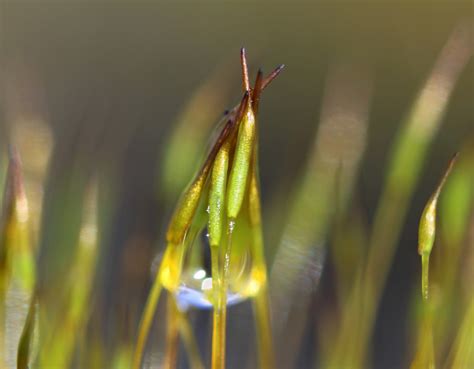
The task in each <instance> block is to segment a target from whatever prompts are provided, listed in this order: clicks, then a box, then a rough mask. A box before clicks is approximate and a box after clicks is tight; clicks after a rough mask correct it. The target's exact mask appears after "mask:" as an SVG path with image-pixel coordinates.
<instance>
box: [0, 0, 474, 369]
mask: <svg viewBox="0 0 474 369" xmlns="http://www.w3.org/2000/svg"><path fill="white" fill-rule="evenodd" d="M472 22H473V6H472V3H470V2H468V1H466V2H450V3H446V4H445V3H443V2H422V3H410V4H408V3H405V2H397V3H395V2H391V3H389V4H383V5H382V4H380V5H379V4H375V3H371V2H366V3H362V4H356V3H352V2H334V3H320V4H313V3H311V2H268V3H266V2H261V3H255V4H254V3H250V2H241V3H237V2H222V3H221V2H203V3H199V4H198V3H193V2H176V3H171V2H144V3H137V4H135V3H134V4H132V3H125V2H118V3H114V2H99V3H95V2H71V3H67V4H66V3H61V2H46V3H32V2H31V3H30V2H2V3H1V5H0V39H1V43H0V45H1V54H0V58H1V59H0V62H1V65H2V68H1V72H0V83H1V86H2V93H1V99H2V104H1V111H0V114H1V115H0V118H1V121H0V129H1V130H0V144H1V145H2V147H3V148H4V147H5V144H6V142H7V141H9V140H11V138H9V137H10V136H12V137H15V139H17V140H18V142H20V143H19V147H20V152H21V154H22V156H23V157H24V158H23V161H24V164H25V167H28V168H31V169H28V168H26V169H28V170H29V172H28V171H27V174H26V177H27V179H29V180H30V182H31V183H32V184H31V188H35V187H34V186H35V183H37V184H38V183H40V182H41V183H43V182H44V187H43V186H41V185H39V187H38V188H37V191H38V198H42V196H43V194H44V198H42V201H43V204H44V206H43V211H42V219H43V220H42V222H40V221H38V220H37V223H38V224H37V225H36V228H37V229H39V228H40V223H42V224H43V228H42V229H43V231H42V232H39V231H38V236H37V237H36V241H37V244H38V246H37V247H38V278H39V280H38V283H39V285H43V286H47V287H45V288H46V289H48V288H49V289H50V290H51V291H55V292H54V293H58V294H60V293H61V292H60V291H61V282H62V280H61V276H62V275H63V273H65V271H66V272H67V270H68V268H69V267H70V262H71V259H72V258H73V257H72V251H70V250H72V249H73V247H70V244H71V242H70V240H72V239H74V234H76V233H77V232H75V228H74V224H76V225H77V223H78V222H79V219H80V216H78V215H77V214H80V211H78V210H77V209H80V206H81V203H82V199H81V196H79V193H81V191H82V190H83V188H84V183H85V182H87V179H86V178H87V177H88V176H89V174H91V175H92V174H97V173H99V174H100V175H101V176H103V178H105V180H104V181H105V184H103V188H105V189H106V191H105V192H106V194H107V195H106V196H109V197H110V201H109V204H111V205H110V206H108V207H106V208H107V209H106V210H105V211H106V212H107V216H106V217H105V218H106V219H107V227H106V229H107V232H106V235H105V236H104V237H103V238H102V240H101V243H100V247H99V249H100V258H99V260H100V261H99V264H98V272H97V274H96V275H95V277H94V280H93V291H94V293H93V297H91V298H90V300H89V303H88V304H89V308H90V311H91V321H92V322H93V324H91V326H92V328H90V330H91V331H92V333H90V334H91V336H93V337H96V338H97V339H98V340H99V341H102V342H104V343H105V344H106V346H107V347H108V349H110V350H113V347H116V346H117V345H120V344H121V343H123V342H129V341H131V340H133V339H134V337H135V334H136V327H137V323H138V319H139V317H140V313H141V309H142V308H143V305H144V301H145V299H146V296H147V293H148V290H149V287H150V283H151V276H152V271H153V268H156V265H155V266H154V267H153V265H154V264H153V260H154V259H155V258H156V257H157V255H159V254H160V252H161V251H162V250H163V247H164V245H165V243H164V233H165V229H166V225H167V222H168V219H169V216H170V213H171V211H172V208H173V206H174V204H175V202H176V200H177V197H178V196H179V192H180V190H181V187H180V186H183V183H182V180H181V179H179V178H180V177H179V176H180V175H181V176H183V174H182V173H181V174H180V172H179V170H180V168H181V166H183V168H184V169H183V172H184V173H185V176H187V175H186V174H187V173H188V172H186V170H189V168H188V167H191V168H194V166H195V165H196V163H197V162H198V161H197V156H196V155H192V154H190V156H189V157H186V155H184V157H182V158H180V159H179V160H178V159H177V161H176V162H173V158H174V157H173V156H171V159H170V158H167V157H166V156H167V155H169V150H170V137H172V135H173V132H174V130H175V129H176V128H177V127H178V126H179V125H180V124H181V125H182V126H184V127H185V128H184V132H188V133H189V132H191V134H190V135H189V136H190V137H191V138H190V140H191V141H193V137H196V140H195V143H196V144H197V145H198V147H200V149H201V150H204V146H203V145H204V144H205V142H206V139H205V137H207V136H208V135H209V132H210V131H211V129H212V125H213V124H214V122H217V121H218V119H219V117H220V116H221V114H222V112H223V111H224V110H225V109H228V108H231V107H232V106H233V105H235V104H236V102H238V101H239V99H240V96H241V82H240V65H239V49H240V47H242V46H245V47H246V49H247V52H248V57H249V67H250V71H251V78H254V76H255V74H256V71H257V69H258V68H259V67H262V68H263V69H264V71H266V72H270V70H272V69H273V68H274V67H275V66H277V65H278V64H281V63H284V64H285V65H286V68H285V70H284V71H283V73H282V74H281V76H279V77H278V79H277V80H276V81H275V82H274V83H272V85H271V86H270V87H269V88H268V90H267V91H265V93H264V97H263V100H262V103H261V109H260V120H259V125H260V174H261V181H262V193H263V208H264V220H265V225H266V227H265V229H264V233H265V239H266V250H267V254H268V256H269V262H270V263H271V262H272V261H273V260H275V259H276V258H277V256H276V255H277V254H278V251H277V250H278V247H279V246H280V244H281V242H280V241H279V240H280V238H281V237H282V233H283V232H284V231H283V229H284V227H283V224H285V222H287V221H288V219H286V217H285V215H287V214H289V208H290V207H291V201H292V199H293V197H294V191H295V188H296V187H297V185H298V183H299V182H300V179H301V176H302V175H303V174H304V173H305V171H306V170H307V163H308V160H310V158H311V155H312V152H313V151H312V150H313V149H312V147H313V143H314V142H315V140H316V137H317V134H318V127H320V126H323V123H322V122H324V121H325V120H324V119H325V118H327V117H328V116H329V117H331V114H333V115H336V116H337V112H338V111H339V110H338V108H340V109H342V111H344V109H346V110H347V111H349V112H350V114H353V119H354V121H355V123H354V126H351V125H349V131H347V130H346V131H344V126H343V128H340V131H338V129H339V128H337V125H336V128H334V127H333V129H335V131H334V132H333V134H334V137H335V138H334V137H333V138H332V140H331V139H329V142H327V143H326V145H329V146H322V147H326V148H327V147H329V150H328V151H329V152H332V151H331V150H333V151H335V152H340V151H343V152H345V153H346V155H349V156H350V155H359V154H360V155H362V157H361V159H360V167H358V169H357V170H356V172H355V174H354V186H353V190H352V191H351V192H352V196H351V200H350V203H351V204H352V205H351V206H352V207H353V208H357V214H358V216H360V217H361V218H362V220H361V222H362V223H363V224H366V225H368V226H369V227H370V225H371V224H372V222H373V217H374V213H375V209H376V207H377V203H378V201H379V197H380V193H381V189H382V186H383V183H384V179H385V174H386V171H387V167H388V158H389V156H390V154H391V150H392V147H393V143H394V139H395V137H396V135H397V132H398V131H399V129H400V127H401V126H402V124H403V122H404V120H405V119H406V117H407V115H408V113H409V112H410V110H411V107H412V105H413V103H414V101H415V100H416V98H417V96H418V95H419V93H420V91H421V89H422V88H423V86H424V84H425V81H426V80H427V79H428V78H429V76H430V73H431V72H432V70H433V67H434V65H435V63H436V61H437V60H438V58H439V55H440V53H441V52H442V50H443V48H444V47H445V45H446V43H447V42H448V40H449V39H450V37H452V34H453V32H456V31H455V30H456V29H457V28H459V27H462V29H463V31H462V32H464V33H463V34H464V36H462V37H464V38H463V40H464V41H463V42H464V43H465V45H469V43H470V45H471V46H470V47H472V41H473V36H472V29H473V23H472ZM466 32H467V36H466ZM469 32H470V33H469ZM466 40H467V41H466ZM463 47H464V48H466V46H461V49H462V48H463ZM459 58H461V59H462V58H463V56H462V52H461V56H459ZM465 59H466V62H462V63H461V64H462V67H460V68H459V69H460V71H459V74H458V76H457V77H456V83H455V86H454V87H453V90H452V94H451V95H450V97H449V103H448V104H447V108H446V112H445V115H444V117H443V118H442V122H441V124H440V128H439V131H438V132H437V133H436V135H435V137H434V139H433V142H432V143H431V145H430V147H429V149H428V153H427V157H426V160H424V163H423V166H422V171H421V173H420V176H419V178H420V179H419V182H418V184H417V186H416V190H415V193H414V197H413V199H412V201H411V202H410V206H409V209H408V213H407V217H406V218H405V219H404V221H403V230H402V233H401V235H400V238H399V241H398V242H397V248H396V253H395V256H394V259H393V264H392V267H391V269H390V273H389V277H388V280H387V284H386V286H385V288H384V290H383V291H384V292H383V295H382V299H381V303H380V306H379V309H378V311H377V317H376V324H375V328H374V334H373V337H372V341H371V342H372V343H371V354H370V361H371V362H372V364H373V368H384V369H385V368H387V369H391V368H393V369H395V368H404V367H407V363H408V362H409V361H410V358H411V354H412V353H413V348H412V347H411V348H410V345H409V344H408V343H407V342H409V337H410V335H411V333H412V331H411V326H410V323H409V320H410V319H409V317H410V316H411V315H412V312H411V311H412V307H411V301H412V298H413V294H414V289H415V288H418V285H419V283H418V281H419V273H420V265H419V257H418V255H417V252H416V247H417V227H418V220H419V216H420V213H421V211H422V209H423V206H424V204H425V202H426V200H427V198H428V197H429V195H430V194H431V192H432V191H433V189H434V187H435V186H436V183H437V181H438V179H439V177H440V175H441V173H442V171H443V170H444V169H443V168H445V166H446V163H447V161H448V160H449V158H450V157H451V156H452V154H453V153H454V152H456V151H459V150H460V149H461V148H462V147H466V145H468V140H469V137H471V138H472V136H473V135H474V105H473V97H474V91H473V87H474V83H473V81H474V75H473V73H474V69H473V67H474V64H473V62H472V58H471V59H470V60H469V59H468V58H467V57H466V58H465ZM206 84H207V85H206ZM205 85H206V86H210V87H208V90H205V91H204V92H202V89H203V86H205ZM199 92H201V93H202V94H203V95H204V96H205V97H204V98H202V99H201V100H199V104H198V108H196V107H194V108H193V107H192V106H191V107H190V105H189V102H190V101H192V100H193V98H195V97H196V94H199ZM325 104H326V105H325ZM331 104H332V105H331ZM435 105H436V104H435ZM186 109H188V110H189V111H190V112H191V114H188V115H187V116H186V115H185V114H184V113H183V112H185V110H186ZM193 109H194V110H193ZM433 109H436V106H434V107H433ZM194 114H195V115H196V121H200V120H202V119H203V118H202V117H200V116H199V114H202V115H203V116H204V118H205V119H206V120H207V123H206V124H207V126H206V125H204V126H199V125H198V122H196V123H195V125H194V126H193V123H194V122H193V119H194ZM183 117H184V118H183ZM183 119H184V121H185V123H183ZM351 119H352V118H351ZM188 123H189V129H186V127H187V125H186V124H188ZM196 125H198V126H197V128H196ZM193 127H194V128H193ZM365 127H366V128H365ZM329 129H330V128H329ZM203 132H204V134H203ZM319 132H321V130H320V131H319ZM347 132H349V133H347ZM194 134H195V135H196V136H194ZM320 135H321V134H320ZM338 137H339V138H340V139H338ZM187 139H189V138H187ZM178 141H179V139H178ZM354 141H357V145H359V146H358V147H356V148H353V147H352V146H351V143H353V142H354ZM183 142H184V143H183V145H184V144H185V142H186V141H185V139H184V138H183ZM470 142H471V143H472V142H473V141H472V139H471V141H470ZM3 148H2V150H3ZM345 149H347V150H346V151H344V150H345ZM35 150H36V151H35ZM351 150H352V151H351ZM354 150H355V151H354ZM201 152H202V151H201ZM40 158H42V159H41V160H40ZM48 158H49V164H47V160H48ZM35 159H37V161H38V163H36V162H35ZM166 160H168V161H170V160H171V164H169V163H168V164H166V163H167V161H166ZM334 160H336V159H334ZM30 162H32V163H33V164H31V166H28V165H29V164H28V163H30ZM35 165H36V166H35ZM166 165H168V167H170V166H171V169H169V168H168V167H166ZM173 166H175V168H173ZM35 168H36V169H35ZM167 168H168V169H167ZM170 170H171V172H170ZM173 170H175V171H177V172H178V173H175V174H173V173H174V172H173ZM28 173H29V174H28ZM45 173H47V174H45ZM166 173H168V174H166ZM170 173H171V174H170ZM166 175H168V177H166ZM175 175H176V176H178V179H177V180H176V181H175V182H173V178H174V176H175ZM35 176H36V177H35ZM170 178H171V179H170ZM189 179H190V178H189ZM35 181H36V182H35ZM318 190H319V187H318V183H314V187H313V191H314V194H315V198H317V193H318ZM33 202H34V201H33ZM32 206H34V204H33V205H32ZM334 207H337V204H334ZM66 218H67V222H66ZM52 219H54V220H56V222H53V221H52ZM58 221H62V222H63V223H61V225H59V223H58ZM64 223H67V224H72V225H70V226H66V225H64ZM68 227H70V228H68ZM76 228H77V227H76ZM321 242H322V243H323V244H324V245H323V246H320V245H318V248H321V250H324V248H325V247H327V245H328V244H330V238H328V239H324V242H323V241H321ZM326 254H327V253H326V252H324V251H322V252H321V253H320V254H316V256H314V255H313V259H312V266H311V267H309V271H307V272H305V276H304V277H301V278H303V279H304V280H303V281H302V282H301V281H299V282H298V283H297V286H295V287H294V288H295V291H296V293H292V294H291V295H290V296H288V299H289V300H291V304H292V305H296V306H298V304H299V303H300V302H301V306H298V308H297V311H300V312H301V313H302V315H304V316H305V319H306V320H305V323H304V327H305V328H304V329H302V330H299V331H298V332H297V333H294V334H295V336H293V335H292V334H290V333H288V336H287V337H285V339H283V340H282V338H280V340H277V341H278V344H280V345H283V346H284V345H285V344H287V343H288V345H289V346H291V341H292V340H293V341H294V340H296V341H298V342H299V343H298V344H297V345H294V347H293V349H292V352H293V355H295V356H294V357H293V358H292V359H288V358H287V357H286V356H285V357H283V358H281V361H280V363H281V364H282V366H281V367H282V368H293V367H295V368H296V367H297V368H309V367H311V366H312V365H313V362H316V361H317V358H318V357H319V356H318V355H319V354H320V350H322V349H321V342H320V341H321V340H323V341H324V334H323V335H321V334H319V333H317V332H319V330H320V327H322V326H324V324H325V323H324V320H325V319H326V318H327V316H328V311H329V313H330V311H331V303H332V301H333V300H334V299H335V297H334V294H335V293H334V285H335V283H336V282H335V281H334V278H333V276H332V275H333V272H331V270H332V269H333V268H331V267H328V268H323V265H324V264H325V263H326V262H327V260H328V259H330V257H327V256H326V257H324V256H323V255H326ZM318 255H319V256H318ZM155 264H156V263H155ZM269 267H270V268H271V265H270V266H269ZM321 271H322V275H320V273H321ZM320 277H322V278H320ZM308 278H309V282H308ZM271 287H272V288H277V289H278V284H276V285H272V286H271ZM302 289H307V291H306V292H304V291H301V290H302ZM416 291H418V290H416ZM277 295H278V293H277ZM300 295H301V296H302V297H301V299H300ZM282 298H284V296H283V297H282V296H277V300H278V301H280V300H281V299H282ZM23 305H24V303H23ZM192 314H193V316H192V318H193V325H194V327H195V330H196V332H197V333H196V334H197V336H198V338H199V341H200V347H201V349H202V351H203V353H204V357H209V344H208V342H209V341H208V338H209V323H210V318H209V315H208V313H206V312H199V311H197V312H193V313H192ZM251 314H252V311H251V308H250V305H249V304H248V303H243V304H240V305H238V306H236V307H233V308H231V310H230V315H229V316H230V323H229V324H230V326H229V335H230V338H229V346H228V347H229V350H228V351H229V352H228V355H229V358H228V360H229V365H230V367H232V368H244V367H245V366H246V365H250V367H252V364H248V363H247V361H246V360H245V361H244V360H243V359H242V357H247V356H248V357H249V358H250V359H249V360H250V362H252V359H251V357H252V355H254V351H255V350H254V349H253V348H252V345H253V344H252V338H249V337H251V336H252V334H253V333H252V332H253V330H252V329H253V328H252V319H251ZM158 316H159V317H160V315H159V314H158ZM285 316H286V315H285V314H283V315H282V316H278V315H277V317H276V319H284V317H285ZM158 321H160V319H158ZM18 324H19V323H18ZM158 325H159V324H158ZM318 327H319V328H318ZM19 329H20V328H19ZM161 332H162V331H161ZM288 332H291V330H288ZM160 334H161V333H160V330H159V329H157V330H156V332H155V333H154V336H156V337H155V338H154V339H155V341H157V342H158V341H159V340H160V338H159V337H160ZM328 334H329V333H328ZM295 337H296V338H295ZM280 341H281V342H280ZM322 346H323V347H324V344H323V345H322ZM156 347H161V346H159V344H157V345H156ZM318 347H319V349H318ZM249 352H250V354H249ZM281 352H282V353H284V352H285V351H284V350H282V351H281ZM282 355H283V354H282ZM284 355H286V354H284ZM290 356H291V355H290ZM295 358H296V359H295ZM244 363H245V365H244ZM180 365H181V366H180V367H183V368H185V367H187V366H186V365H187V364H186V361H185V360H180Z"/></svg>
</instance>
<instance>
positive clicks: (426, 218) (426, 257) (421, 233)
mask: <svg viewBox="0 0 474 369" xmlns="http://www.w3.org/2000/svg"><path fill="white" fill-rule="evenodd" d="M456 158H457V154H456V155H455V156H454V157H453V158H452V159H451V161H450V162H449V165H448V168H447V169H446V171H445V173H444V175H443V178H442V179H441V181H440V183H439V185H438V187H437V188H436V190H435V192H434V193H433V194H432V195H431V197H430V198H429V200H428V203H427V204H426V206H425V208H424V210H423V213H422V215H421V219H420V226H419V230H418V253H419V254H420V256H421V292H422V295H423V298H424V299H428V287H429V265H430V254H431V250H432V249H433V245H434V241H435V237H436V208H437V205H438V198H439V194H440V193H441V189H442V188H443V186H444V183H445V182H446V179H447V178H448V176H449V173H450V172H451V169H452V168H453V165H454V162H455V161H456Z"/></svg>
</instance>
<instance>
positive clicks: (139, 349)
mask: <svg viewBox="0 0 474 369" xmlns="http://www.w3.org/2000/svg"><path fill="white" fill-rule="evenodd" d="M161 289H162V284H161V279H160V272H159V271H158V273H156V277H155V280H154V282H153V286H152V289H151V292H150V294H149V295H148V299H147V302H146V305H145V310H144V312H143V315H142V319H141V321H140V326H139V327H138V338H137V344H136V346H135V352H134V354H133V364H132V368H133V369H140V365H141V363H142V358H143V351H144V350H145V344H146V340H147V338H148V334H149V332H150V329H151V325H152V323H153V316H154V315H155V311H156V306H157V304H158V300H159V298H160V294H161Z"/></svg>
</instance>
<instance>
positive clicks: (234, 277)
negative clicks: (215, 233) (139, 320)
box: [162, 222, 265, 310]
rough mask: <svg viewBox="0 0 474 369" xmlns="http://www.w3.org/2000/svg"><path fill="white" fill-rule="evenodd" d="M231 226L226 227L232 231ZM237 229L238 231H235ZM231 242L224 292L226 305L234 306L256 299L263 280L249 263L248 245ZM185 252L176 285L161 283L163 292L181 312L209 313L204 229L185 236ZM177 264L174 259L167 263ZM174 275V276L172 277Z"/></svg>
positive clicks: (210, 291)
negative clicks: (173, 297) (204, 311)
mask: <svg viewBox="0 0 474 369" xmlns="http://www.w3.org/2000/svg"><path fill="white" fill-rule="evenodd" d="M234 225H235V224H234V223H233V222H232V224H229V228H230V229H234ZM235 228H238V227H235ZM239 241H240V240H239V239H236V240H234V242H232V252H231V255H230V258H229V274H228V276H229V278H228V291H227V305H229V306H230V305H234V304H237V303H239V302H241V301H243V300H245V299H247V298H248V297H250V296H253V295H255V294H256V293H257V292H258V290H259V288H260V286H261V285H262V276H263V278H264V276H265V273H259V270H258V268H257V267H255V266H254V264H253V262H252V257H251V253H250V250H249V247H248V246H249V245H248V244H247V243H245V242H243V243H242V242H239ZM181 246H183V247H186V251H185V252H184V255H183V257H182V267H181V273H180V275H179V281H171V282H170V281H169V280H163V285H164V287H165V288H167V289H169V290H170V292H172V293H174V294H175V295H176V300H177V302H178V305H179V307H180V309H182V310H187V309H189V308H193V307H194V308H199V309H211V308H212V307H213V296H214V291H213V288H212V287H213V275H212V269H211V251H210V245H209V236H208V230H207V227H204V228H203V229H202V230H200V231H194V232H188V234H187V235H186V239H185V241H184V244H183V245H181ZM222 246H223V247H220V248H219V250H220V251H221V252H222V255H221V260H222V262H224V249H225V247H224V245H222ZM168 260H169V261H170V262H176V261H177V260H178V258H177V257H171V258H169V259H168ZM174 269H175V268H173V267H172V266H166V265H165V266H164V268H162V270H165V271H166V270H172V271H173V270H174ZM171 274H172V273H162V278H165V279H166V278H168V276H169V275H171ZM172 275H174V274H172Z"/></svg>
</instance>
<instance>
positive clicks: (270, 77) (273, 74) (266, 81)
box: [262, 64, 285, 91]
mask: <svg viewBox="0 0 474 369" xmlns="http://www.w3.org/2000/svg"><path fill="white" fill-rule="evenodd" d="M283 68H285V64H282V65H280V66H278V67H277V68H275V69H274V70H273V72H271V73H270V74H269V75H268V77H267V78H265V79H264V80H263V82H262V91H263V90H265V88H266V87H267V86H268V85H269V84H270V82H272V81H273V80H274V79H275V78H276V77H277V76H278V75H279V74H280V72H281V71H282V70H283Z"/></svg>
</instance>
